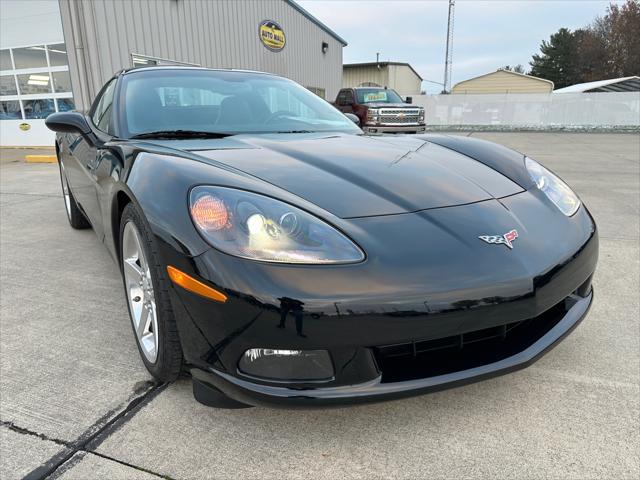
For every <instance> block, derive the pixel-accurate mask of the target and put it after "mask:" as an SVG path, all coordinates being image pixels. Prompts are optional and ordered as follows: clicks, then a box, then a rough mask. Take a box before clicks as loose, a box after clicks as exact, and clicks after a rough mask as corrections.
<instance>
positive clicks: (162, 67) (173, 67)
mask: <svg viewBox="0 0 640 480" xmlns="http://www.w3.org/2000/svg"><path fill="white" fill-rule="evenodd" d="M149 70H206V71H209V72H242V73H258V74H262V75H271V76H274V77H277V76H278V75H276V74H275V73H270V72H261V71H258V70H245V69H241V68H207V67H198V66H191V65H142V66H139V67H129V68H125V69H123V70H121V71H120V72H119V73H118V75H127V74H130V73H136V72H141V71H149Z"/></svg>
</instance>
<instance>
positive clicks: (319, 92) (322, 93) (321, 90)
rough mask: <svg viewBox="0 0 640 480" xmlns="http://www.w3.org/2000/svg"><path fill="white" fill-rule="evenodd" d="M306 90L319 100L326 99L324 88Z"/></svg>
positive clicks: (308, 88)
mask: <svg viewBox="0 0 640 480" xmlns="http://www.w3.org/2000/svg"><path fill="white" fill-rule="evenodd" d="M307 90H309V91H310V92H311V93H315V94H316V95H318V96H319V97H320V98H324V99H326V98H327V97H326V90H325V89H324V88H320V87H307Z"/></svg>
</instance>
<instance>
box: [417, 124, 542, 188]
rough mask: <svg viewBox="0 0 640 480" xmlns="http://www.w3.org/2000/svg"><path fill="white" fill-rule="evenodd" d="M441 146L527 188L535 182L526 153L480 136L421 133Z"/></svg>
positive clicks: (424, 137)
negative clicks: (525, 160)
mask: <svg viewBox="0 0 640 480" xmlns="http://www.w3.org/2000/svg"><path fill="white" fill-rule="evenodd" d="M419 138H422V139H424V140H427V141H429V142H431V143H435V144H436V145H440V146H441V147H445V148H448V149H450V150H453V151H455V152H458V153H461V154H462V155H466V156H467V157H471V158H473V159H475V160H477V161H478V162H480V163H483V164H485V165H487V166H488V167H490V168H493V169H494V170H496V171H498V172H500V173H501V174H503V175H504V176H505V177H507V178H508V179H510V180H512V181H513V182H515V183H517V184H518V185H520V186H521V187H522V188H524V189H525V190H529V189H531V188H532V187H533V186H534V185H535V184H534V182H533V180H532V179H531V176H530V175H529V173H528V172H527V169H526V167H525V164H524V157H525V156H524V154H522V153H519V152H516V151H515V150H512V149H510V148H507V147H505V146H502V145H498V144H497V143H493V142H489V141H487V140H482V139H479V138H471V137H461V136H449V135H438V134H427V135H419Z"/></svg>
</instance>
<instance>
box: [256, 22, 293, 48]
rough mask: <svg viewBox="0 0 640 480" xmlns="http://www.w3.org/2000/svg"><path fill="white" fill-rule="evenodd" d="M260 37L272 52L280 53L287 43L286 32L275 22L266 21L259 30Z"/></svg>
mask: <svg viewBox="0 0 640 480" xmlns="http://www.w3.org/2000/svg"><path fill="white" fill-rule="evenodd" d="M258 35H259V37H260V41H261V42H262V44H263V45H264V46H265V47H267V48H268V49H269V50H271V51H272V52H279V51H280V50H282V49H283V48H284V46H285V44H286V43H287V39H286V38H285V36H284V31H282V28H280V25H278V24H277V23H276V22H274V21H273V20H264V21H263V22H261V23H260V27H259V28H258Z"/></svg>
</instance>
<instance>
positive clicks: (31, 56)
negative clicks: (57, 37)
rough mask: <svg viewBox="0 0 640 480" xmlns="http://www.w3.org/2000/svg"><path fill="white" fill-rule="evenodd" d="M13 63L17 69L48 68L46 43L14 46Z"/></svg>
mask: <svg viewBox="0 0 640 480" xmlns="http://www.w3.org/2000/svg"><path fill="white" fill-rule="evenodd" d="M13 63H14V64H15V67H16V70H20V69H22V68H47V54H46V53H45V50H44V45H37V46H34V47H26V48H14V49H13Z"/></svg>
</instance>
